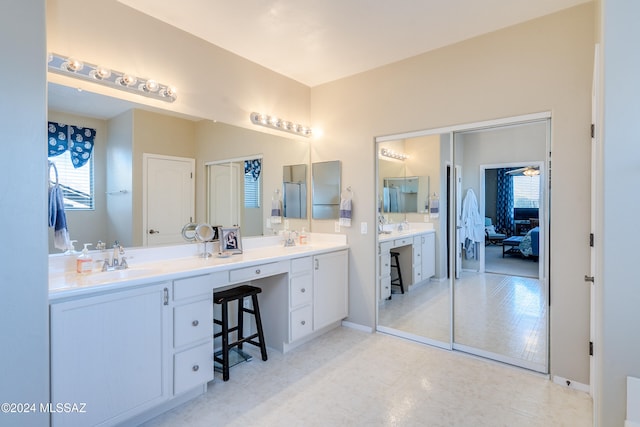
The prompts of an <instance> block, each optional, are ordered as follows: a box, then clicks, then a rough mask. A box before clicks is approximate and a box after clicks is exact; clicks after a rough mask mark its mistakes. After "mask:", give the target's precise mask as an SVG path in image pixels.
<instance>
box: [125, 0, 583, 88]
mask: <svg viewBox="0 0 640 427" xmlns="http://www.w3.org/2000/svg"><path fill="white" fill-rule="evenodd" d="M118 1H119V2H120V3H122V4H125V5H128V6H130V7H132V8H134V9H137V10H139V11H141V12H143V13H145V14H147V15H150V16H153V17H155V18H157V19H159V20H161V21H164V22H166V23H168V24H171V25H173V26H175V27H177V28H180V29H182V30H184V31H186V32H188V33H191V34H193V35H195V36H197V37H200V38H202V39H204V40H207V41H209V42H210V43H213V44H215V45H217V46H219V47H221V48H224V49H226V50H228V51H231V52H233V53H235V54H237V55H239V56H241V57H244V58H246V59H248V60H250V61H253V62H256V63H258V64H260V65H262V66H264V67H266V68H268V69H271V70H273V71H275V72H277V73H280V74H282V75H285V76H287V77H290V78H291V79H294V80H296V81H298V82H301V83H303V84H305V85H307V86H310V87H313V86H317V85H319V84H322V83H326V82H330V81H333V80H337V79H340V78H343V77H347V76H350V75H354V74H357V73H360V72H363V71H367V70H370V69H373V68H376V67H380V66H382V65H385V64H390V63H392V62H396V61H399V60H402V59H405V58H409V57H412V56H415V55H418V54H421V53H424V52H427V51H429V50H433V49H437V48H440V47H443V46H447V45H450V44H453V43H457V42H460V41H462V40H465V39H469V38H472V37H475V36H478V35H481V34H485V33H489V32H492V31H495V30H498V29H501V28H505V27H508V26H511V25H515V24H518V23H521V22H524V21H528V20H530V19H534V18H537V17H540V16H543V15H548V14H550V13H554V12H557V11H559V10H562V9H566V8H569V7H572V6H576V5H578V4H581V3H587V2H590V1H591V0H394V1H391V0H232V1H229V0H181V1H166V0H165V1H158V0H118Z"/></svg>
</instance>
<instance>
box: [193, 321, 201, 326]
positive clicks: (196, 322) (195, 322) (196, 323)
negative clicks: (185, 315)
mask: <svg viewBox="0 0 640 427" xmlns="http://www.w3.org/2000/svg"><path fill="white" fill-rule="evenodd" d="M191 324H192V325H193V326H198V325H199V324H200V322H198V321H197V320H194V321H193V322H191Z"/></svg>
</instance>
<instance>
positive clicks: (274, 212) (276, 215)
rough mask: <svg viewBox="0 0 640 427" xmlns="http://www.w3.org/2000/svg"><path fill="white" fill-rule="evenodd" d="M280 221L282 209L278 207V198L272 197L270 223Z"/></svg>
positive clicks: (278, 222)
mask: <svg viewBox="0 0 640 427" xmlns="http://www.w3.org/2000/svg"><path fill="white" fill-rule="evenodd" d="M281 222H282V209H281V208H280V198H278V197H273V198H272V199H271V224H280V223H281Z"/></svg>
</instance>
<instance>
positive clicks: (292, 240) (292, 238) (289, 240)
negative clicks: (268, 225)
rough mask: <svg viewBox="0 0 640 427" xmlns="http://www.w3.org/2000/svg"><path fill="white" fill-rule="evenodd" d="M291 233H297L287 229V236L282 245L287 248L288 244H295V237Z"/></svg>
mask: <svg viewBox="0 0 640 427" xmlns="http://www.w3.org/2000/svg"><path fill="white" fill-rule="evenodd" d="M291 233H293V234H297V233H296V232H295V231H289V237H287V238H286V239H285V241H284V247H285V248H288V247H290V246H295V245H296V239H295V237H291Z"/></svg>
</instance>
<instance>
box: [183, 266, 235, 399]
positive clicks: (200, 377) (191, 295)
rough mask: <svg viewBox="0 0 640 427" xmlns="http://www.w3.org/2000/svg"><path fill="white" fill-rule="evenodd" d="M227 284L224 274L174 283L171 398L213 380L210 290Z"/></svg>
mask: <svg viewBox="0 0 640 427" xmlns="http://www.w3.org/2000/svg"><path fill="white" fill-rule="evenodd" d="M228 282H229V274H228V273H227V272H217V273H212V274H205V275H201V276H193V277H187V278H184V279H177V280H174V281H173V301H174V304H173V351H174V354H173V394H174V395H179V394H181V393H184V392H186V391H189V390H192V389H194V388H196V387H198V386H202V387H204V386H205V384H206V383H207V382H209V381H211V380H213V323H212V319H213V287H216V286H224V285H226V284H227V283H228Z"/></svg>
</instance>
